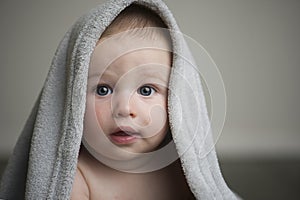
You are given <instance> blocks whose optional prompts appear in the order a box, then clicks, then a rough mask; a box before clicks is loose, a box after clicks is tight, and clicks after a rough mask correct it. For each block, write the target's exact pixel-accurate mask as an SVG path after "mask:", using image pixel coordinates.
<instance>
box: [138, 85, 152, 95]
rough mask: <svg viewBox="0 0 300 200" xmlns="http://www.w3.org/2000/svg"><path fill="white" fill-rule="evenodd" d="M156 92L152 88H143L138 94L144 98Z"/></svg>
mask: <svg viewBox="0 0 300 200" xmlns="http://www.w3.org/2000/svg"><path fill="white" fill-rule="evenodd" d="M154 92H156V90H155V89H154V88H153V87H150V86H142V87H140V88H139V89H138V93H139V94H140V95H143V96H150V95H152V94H153V93H154Z"/></svg>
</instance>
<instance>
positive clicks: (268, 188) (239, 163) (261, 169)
mask: <svg viewBox="0 0 300 200" xmlns="http://www.w3.org/2000/svg"><path fill="white" fill-rule="evenodd" d="M6 163H7V160H6V159H1V160H0V173H1V177H2V172H3V170H4V169H5V165H6ZM220 165H221V168H222V173H223V175H224V178H225V179H226V182H227V183H228V185H229V186H230V188H231V189H233V190H234V191H235V192H236V193H238V194H239V195H240V196H241V197H242V198H243V199H245V200H252V199H253V200H260V199H261V200H267V199H272V200H277V199H278V200H279V199H280V200H281V199H289V200H293V199H295V200H296V199H297V200H298V199H300V190H299V189H300V160H285V161H282V160H281V161H280V160H226V159H220Z"/></svg>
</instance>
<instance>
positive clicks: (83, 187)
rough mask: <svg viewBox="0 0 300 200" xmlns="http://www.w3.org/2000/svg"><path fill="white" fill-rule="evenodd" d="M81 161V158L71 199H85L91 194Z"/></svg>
mask: <svg viewBox="0 0 300 200" xmlns="http://www.w3.org/2000/svg"><path fill="white" fill-rule="evenodd" d="M81 162H82V160H81V159H79V160H78V165H77V170H76V174H75V178H74V182H73V188H72V192H71V200H77V199H78V200H85V199H89V196H90V192H89V187H88V183H87V181H86V178H85V176H84V174H83V172H82V169H81V168H82V165H81V164H82V163H81Z"/></svg>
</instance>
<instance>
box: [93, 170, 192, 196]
mask: <svg viewBox="0 0 300 200" xmlns="http://www.w3.org/2000/svg"><path fill="white" fill-rule="evenodd" d="M89 185H90V187H89V188H90V197H91V200H93V199H97V200H117V199H118V200H135V199H136V200H140V199H143V200H153V199H155V200H169V199H170V200H176V199H178V200H179V199H180V200H183V199H187V197H188V196H189V190H188V188H187V186H185V185H184V184H183V183H182V182H181V181H180V179H178V177H176V176H170V174H158V175H151V174H146V175H145V174H131V175H116V174H110V175H109V174H98V177H94V179H93V183H92V184H89Z"/></svg>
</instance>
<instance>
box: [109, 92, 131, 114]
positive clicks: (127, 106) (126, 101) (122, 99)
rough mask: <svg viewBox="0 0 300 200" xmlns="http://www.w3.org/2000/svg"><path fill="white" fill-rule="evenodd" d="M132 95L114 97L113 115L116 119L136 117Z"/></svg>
mask: <svg viewBox="0 0 300 200" xmlns="http://www.w3.org/2000/svg"><path fill="white" fill-rule="evenodd" d="M132 98H133V97H132V94H120V95H114V96H113V98H112V114H113V117H115V118H120V117H132V118H134V117H136V111H135V109H134V103H133V101H132Z"/></svg>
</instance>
